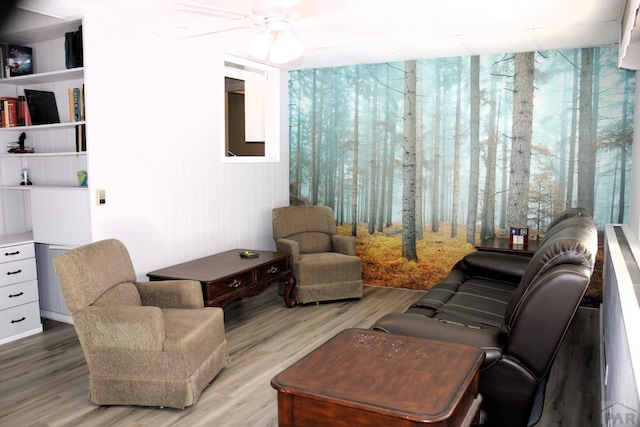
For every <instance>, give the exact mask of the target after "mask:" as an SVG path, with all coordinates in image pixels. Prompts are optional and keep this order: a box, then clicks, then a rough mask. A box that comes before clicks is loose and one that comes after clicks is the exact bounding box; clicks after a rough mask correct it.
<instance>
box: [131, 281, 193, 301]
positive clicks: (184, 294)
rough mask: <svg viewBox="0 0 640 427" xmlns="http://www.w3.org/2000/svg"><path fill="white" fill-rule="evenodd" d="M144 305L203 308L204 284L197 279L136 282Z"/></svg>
mask: <svg viewBox="0 0 640 427" xmlns="http://www.w3.org/2000/svg"><path fill="white" fill-rule="evenodd" d="M136 287H137V288H138V292H139V293H140V300H141V301H142V305H145V306H147V305H148V306H154V307H160V308H202V307H204V297H203V296H202V286H201V285H200V282H197V281H195V280H161V281H157V282H138V283H136Z"/></svg>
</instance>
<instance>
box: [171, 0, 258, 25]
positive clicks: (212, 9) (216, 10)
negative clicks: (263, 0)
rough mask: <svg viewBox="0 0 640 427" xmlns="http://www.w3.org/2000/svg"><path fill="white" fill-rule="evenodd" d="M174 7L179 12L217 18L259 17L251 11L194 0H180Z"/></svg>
mask: <svg viewBox="0 0 640 427" xmlns="http://www.w3.org/2000/svg"><path fill="white" fill-rule="evenodd" d="M175 9H176V10H177V11H179V12H187V13H194V14H198V15H211V16H214V17H218V18H225V19H230V20H242V19H254V20H255V19H256V18H260V17H258V16H255V15H253V14H251V13H245V12H242V11H238V10H231V9H225V8H222V7H217V6H211V5H209V4H205V3H199V2H194V1H182V2H176V3H175Z"/></svg>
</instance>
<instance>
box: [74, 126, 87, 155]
mask: <svg viewBox="0 0 640 427" xmlns="http://www.w3.org/2000/svg"><path fill="white" fill-rule="evenodd" d="M76 151H77V152H82V151H87V132H86V128H85V125H77V126H76Z"/></svg>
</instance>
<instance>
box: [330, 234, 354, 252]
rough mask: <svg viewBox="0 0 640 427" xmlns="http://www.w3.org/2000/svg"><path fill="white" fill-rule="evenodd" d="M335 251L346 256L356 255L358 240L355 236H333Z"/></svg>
mask: <svg viewBox="0 0 640 427" xmlns="http://www.w3.org/2000/svg"><path fill="white" fill-rule="evenodd" d="M331 244H332V245H333V251H334V252H338V253H341V254H345V255H354V256H355V255H356V239H355V238H354V237H353V236H343V235H339V234H334V235H333V236H331Z"/></svg>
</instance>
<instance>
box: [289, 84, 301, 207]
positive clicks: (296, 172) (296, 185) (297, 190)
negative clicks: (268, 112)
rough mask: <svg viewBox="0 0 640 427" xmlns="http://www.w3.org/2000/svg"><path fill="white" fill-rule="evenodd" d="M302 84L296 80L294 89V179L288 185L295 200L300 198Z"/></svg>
mask: <svg viewBox="0 0 640 427" xmlns="http://www.w3.org/2000/svg"><path fill="white" fill-rule="evenodd" d="M301 106H302V85H301V84H300V82H298V90H297V91H296V107H295V108H296V128H295V129H296V130H295V135H296V142H295V150H296V155H295V156H296V160H295V162H296V163H295V170H294V176H295V178H294V180H293V185H292V186H290V190H291V191H290V194H289V196H290V198H291V196H294V197H293V198H294V199H295V200H300V182H301V179H302V120H301V110H302V107H301Z"/></svg>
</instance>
